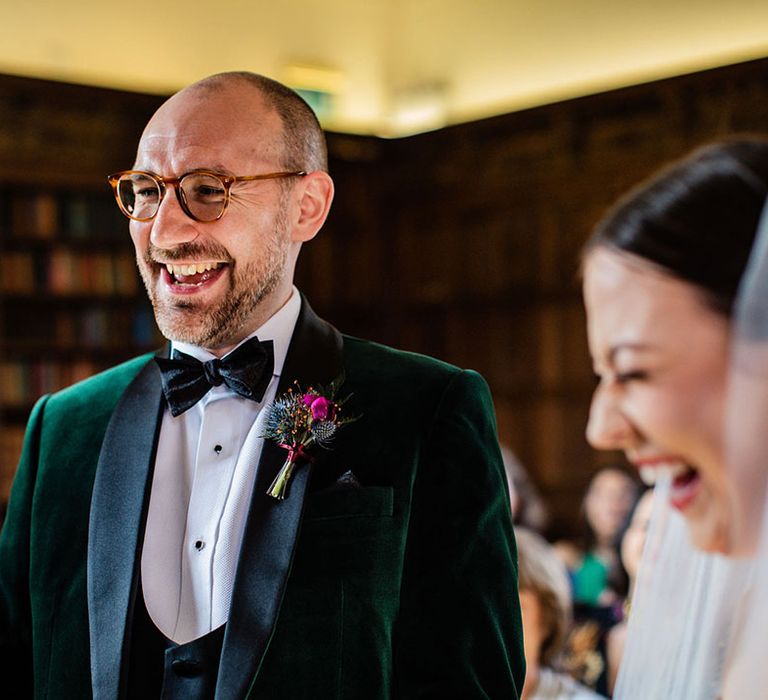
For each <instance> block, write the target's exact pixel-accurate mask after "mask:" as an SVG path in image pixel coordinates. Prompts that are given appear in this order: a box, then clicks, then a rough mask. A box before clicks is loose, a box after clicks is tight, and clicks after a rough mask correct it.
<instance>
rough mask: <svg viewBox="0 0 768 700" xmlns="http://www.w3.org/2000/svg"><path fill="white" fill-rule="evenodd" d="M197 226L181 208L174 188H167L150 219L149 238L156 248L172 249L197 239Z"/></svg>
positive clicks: (198, 233)
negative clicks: (152, 217)
mask: <svg viewBox="0 0 768 700" xmlns="http://www.w3.org/2000/svg"><path fill="white" fill-rule="evenodd" d="M198 226H199V224H198V222H196V221H194V220H193V219H191V218H190V217H189V216H187V214H186V213H185V212H184V210H183V209H182V208H181V203H180V202H179V197H178V194H177V191H176V188H175V187H169V188H168V190H167V191H166V193H165V196H164V197H163V199H162V201H161V202H160V206H159V207H158V209H157V214H155V218H154V219H152V230H151V231H150V235H149V238H150V240H151V241H152V243H153V245H155V246H157V247H158V248H173V247H175V246H177V245H179V244H180V243H189V242H191V241H193V240H194V239H195V238H197V237H198V236H199V235H200V232H199V230H198V228H197V227H198Z"/></svg>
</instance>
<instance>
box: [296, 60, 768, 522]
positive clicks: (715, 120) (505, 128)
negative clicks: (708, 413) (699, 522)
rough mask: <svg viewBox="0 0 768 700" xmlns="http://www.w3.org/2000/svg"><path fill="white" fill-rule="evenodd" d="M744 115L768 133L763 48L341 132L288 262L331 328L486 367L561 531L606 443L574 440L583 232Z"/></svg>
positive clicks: (743, 121) (506, 427)
mask: <svg viewBox="0 0 768 700" xmlns="http://www.w3.org/2000/svg"><path fill="white" fill-rule="evenodd" d="M743 131H758V132H768V60H761V61H755V62H750V63H744V64H740V65H736V66H730V67H726V68H721V69H717V70H711V71H707V72H702V73H697V74H692V75H689V76H684V77H679V78H675V79H671V80H664V81H660V82H654V83H650V84H646V85H642V86H638V87H633V88H629V89H622V90H617V91H612V92H609V93H604V94H600V95H596V96H591V97H586V98H583V99H577V100H571V101H567V102H562V103H559V104H554V105H550V106H545V107H539V108H536V109H531V110H527V111H524V112H519V113H515V114H509V115H505V116H500V117H495V118H492V119H487V120H483V121H479V122H474V123H469V124H464V125H461V126H456V127H451V128H447V129H443V130H440V131H436V132H432V133H429V134H423V135H418V136H414V137H411V138H407V139H401V140H395V141H391V142H381V141H372V140H356V139H348V138H342V137H337V138H334V139H332V140H331V142H330V145H331V149H332V153H333V155H334V169H335V177H336V181H337V185H338V195H337V196H338V201H337V203H336V209H335V211H334V212H333V213H332V216H331V219H330V222H329V224H328V226H327V229H326V231H325V232H324V233H322V234H321V236H320V237H319V238H318V239H316V240H315V241H313V242H312V244H311V245H309V246H307V248H306V250H305V251H304V252H303V253H302V255H303V259H302V260H301V261H300V264H299V265H300V269H299V277H300V279H301V280H302V282H303V285H304V287H305V288H306V289H307V290H308V291H311V294H312V298H313V299H314V300H315V302H314V303H315V305H316V306H317V307H318V309H319V311H320V312H322V313H323V314H325V315H326V316H328V317H329V318H332V319H333V320H334V321H335V322H336V323H337V324H338V325H339V326H340V327H341V328H343V329H345V330H347V331H349V332H352V333H356V334H359V335H362V336H365V337H370V338H374V339H377V340H381V341H382V342H385V343H388V344H392V345H395V346H398V347H402V348H406V349H409V350H415V351H419V352H424V353H428V354H431V355H435V356H437V357H440V358H443V359H445V360H448V361H450V362H453V363H456V364H458V365H460V366H463V367H471V368H474V369H477V370H479V371H480V372H482V373H483V375H484V376H485V377H486V379H487V380H488V382H489V384H490V386H491V389H492V390H493V394H494V397H495V401H496V407H497V412H498V419H499V431H500V435H501V438H502V440H503V441H504V442H506V443H507V444H509V445H510V446H511V447H512V449H513V450H514V451H515V452H516V453H517V455H518V456H519V458H520V459H521V461H522V462H523V464H524V465H525V466H526V467H527V469H528V470H529V472H530V474H531V476H532V478H533V480H534V481H535V483H536V484H537V485H538V486H539V487H540V490H541V491H542V492H543V493H544V495H545V496H546V498H547V501H548V503H549V505H550V508H551V515H552V528H551V529H552V534H553V535H556V534H562V533H565V532H567V531H568V530H569V529H572V528H573V526H574V523H575V520H576V518H577V515H578V509H579V503H580V498H581V494H582V492H583V489H584V487H585V485H586V483H587V481H588V479H589V476H590V474H591V473H592V472H593V471H594V469H595V468H596V467H597V466H598V465H599V464H601V463H607V462H610V461H612V460H616V459H617V456H616V455H598V454H596V453H595V452H594V451H592V450H591V449H590V447H589V446H588V445H587V443H586V441H585V439H584V428H585V425H586V420H587V414H588V408H589V401H590V396H591V392H592V388H593V375H592V371H591V365H590V361H589V357H588V352H587V347H586V337H585V321H584V312H583V308H582V302H581V295H580V289H579V280H578V267H579V251H580V248H581V246H582V244H583V242H584V241H585V239H586V237H587V236H588V234H589V231H590V228H591V227H592V225H593V224H594V223H595V222H596V220H597V219H598V218H599V217H600V215H601V213H602V212H603V211H604V209H605V208H606V207H607V206H608V205H609V204H610V203H611V202H612V201H613V200H614V199H615V198H616V197H617V196H619V195H620V194H621V193H623V192H624V191H625V190H626V189H627V188H629V187H631V186H633V185H634V184H636V183H637V182H639V181H640V180H641V179H642V178H644V177H645V176H647V175H648V174H650V173H651V172H652V171H654V170H655V169H656V168H657V167H658V166H659V165H661V164H662V163H664V162H666V161H668V160H670V159H672V158H675V157H678V156H680V155H682V154H684V153H686V152H687V151H688V150H689V149H691V148H692V147H694V146H696V145H698V144H701V143H704V142H707V141H710V140H713V139H715V138H718V137H721V136H723V135H725V134H729V133H732V132H743Z"/></svg>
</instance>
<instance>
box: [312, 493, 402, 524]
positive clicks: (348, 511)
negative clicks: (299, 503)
mask: <svg viewBox="0 0 768 700" xmlns="http://www.w3.org/2000/svg"><path fill="white" fill-rule="evenodd" d="M392 509H393V490H392V487H391V486H365V487H359V488H332V489H326V490H324V491H318V492H317V493H314V494H310V495H309V496H308V499H307V508H306V511H305V513H304V519H305V521H322V520H338V519H344V518H391V517H392Z"/></svg>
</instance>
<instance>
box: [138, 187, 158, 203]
mask: <svg viewBox="0 0 768 700" xmlns="http://www.w3.org/2000/svg"><path fill="white" fill-rule="evenodd" d="M133 194H134V196H135V197H136V199H141V200H143V201H148V200H150V199H157V187H136V186H134V188H133Z"/></svg>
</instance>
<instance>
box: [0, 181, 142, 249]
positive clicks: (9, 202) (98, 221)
mask: <svg viewBox="0 0 768 700" xmlns="http://www.w3.org/2000/svg"><path fill="white" fill-rule="evenodd" d="M0 230H2V231H7V232H8V233H9V234H10V235H11V236H14V237H18V238H31V239H42V240H52V239H54V238H56V239H65V240H66V239H73V240H77V239H80V240H93V239H101V240H119V239H121V238H125V237H126V236H127V235H128V222H127V220H126V218H125V217H124V216H123V215H122V214H121V213H120V210H119V209H118V208H117V204H115V201H114V199H113V198H112V197H111V196H110V194H109V187H108V186H107V185H106V184H105V191H104V192H103V193H100V194H83V193H82V192H50V191H49V192H46V191H30V190H5V191H0Z"/></svg>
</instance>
